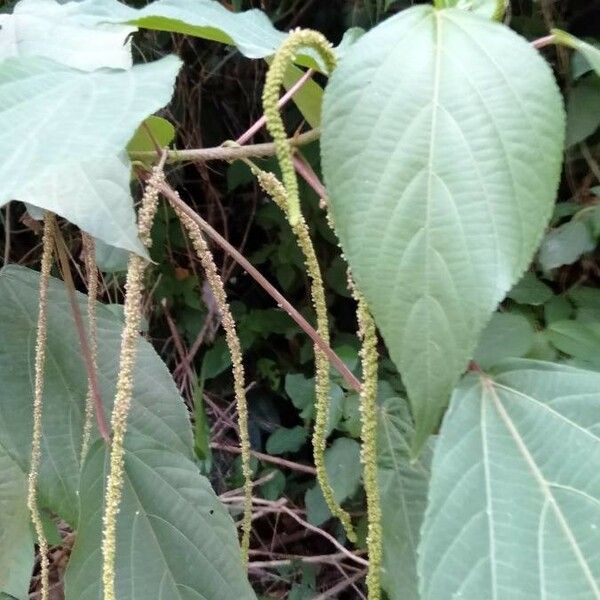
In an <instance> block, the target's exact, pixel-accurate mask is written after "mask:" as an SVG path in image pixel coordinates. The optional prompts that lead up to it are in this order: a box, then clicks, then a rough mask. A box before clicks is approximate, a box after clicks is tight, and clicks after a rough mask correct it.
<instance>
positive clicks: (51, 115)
mask: <svg viewBox="0 0 600 600" xmlns="http://www.w3.org/2000/svg"><path fill="white" fill-rule="evenodd" d="M180 64H181V63H180V61H179V59H178V58H176V57H174V56H168V57H165V58H163V59H161V60H158V61H156V62H154V63H149V64H145V65H138V66H135V67H133V68H132V69H129V70H127V71H118V70H108V69H102V70H98V71H94V72H92V73H86V72H83V71H79V70H75V69H71V68H69V67H67V66H64V65H60V64H58V63H55V62H52V61H50V60H48V59H45V58H39V57H32V56H24V57H20V58H9V59H6V60H5V61H3V62H2V63H0V154H1V155H2V156H3V160H2V163H1V164H0V205H2V204H5V203H6V202H8V201H10V200H21V201H23V202H27V203H28V204H32V205H34V206H36V207H39V208H43V209H47V210H51V211H53V212H55V213H57V214H59V215H61V216H63V217H65V218H67V219H68V220H69V221H71V222H72V223H75V224H76V225H78V226H79V227H81V229H83V230H85V231H87V232H88V233H91V234H92V235H94V236H95V237H97V238H100V239H101V240H102V241H104V242H106V243H107V244H110V245H112V246H117V247H119V248H124V249H126V250H130V251H133V252H137V253H139V254H142V255H145V250H144V248H143V246H142V244H141V242H140V241H139V240H138V237H137V228H136V225H135V213H134V210H133V201H132V198H131V193H130V190H129V174H130V165H129V161H128V159H127V158H126V155H125V146H126V145H127V142H128V141H129V139H130V138H131V137H132V135H133V134H134V132H135V130H136V128H137V126H138V125H139V124H140V123H141V121H143V120H144V118H145V117H146V116H148V115H149V114H151V113H153V112H154V111H156V110H158V109H159V108H161V107H163V106H164V105H165V104H167V103H168V102H169V100H170V98H171V95H172V93H173V83H174V81H175V76H176V75H177V72H178V70H179V67H180Z"/></svg>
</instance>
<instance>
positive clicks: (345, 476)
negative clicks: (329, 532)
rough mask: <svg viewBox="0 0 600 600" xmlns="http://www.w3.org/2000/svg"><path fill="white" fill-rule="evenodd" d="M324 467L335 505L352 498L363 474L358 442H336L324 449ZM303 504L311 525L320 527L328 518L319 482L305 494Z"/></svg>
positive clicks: (344, 439) (329, 515)
mask: <svg viewBox="0 0 600 600" xmlns="http://www.w3.org/2000/svg"><path fill="white" fill-rule="evenodd" d="M325 468H326V469H327V475H328V476H329V482H330V483H331V487H332V488H333V494H334V497H335V500H336V502H343V501H344V500H346V499H347V498H349V497H350V496H352V495H353V494H354V493H355V492H356V490H357V489H358V486H359V484H360V479H361V475H362V465H361V462H360V445H359V443H358V442H357V441H356V440H352V439H350V438H338V439H337V440H335V441H334V442H333V443H332V444H331V446H330V447H329V448H327V450H325ZM305 502H306V511H307V517H308V520H309V522H311V523H313V524H314V525H321V523H324V522H325V521H326V520H327V519H329V518H330V517H331V513H330V512H329V509H328V508H327V504H326V503H325V498H324V497H323V492H322V491H321V488H320V486H319V484H318V483H317V484H316V485H315V486H314V487H313V488H311V489H309V490H308V491H307V492H306V496H305Z"/></svg>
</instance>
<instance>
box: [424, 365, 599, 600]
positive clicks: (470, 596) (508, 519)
mask: <svg viewBox="0 0 600 600" xmlns="http://www.w3.org/2000/svg"><path fill="white" fill-rule="evenodd" d="M599 390H600V374H599V373H594V372H590V371H583V370H579V369H575V368H572V367H567V366H562V365H556V364H551V363H542V362H537V361H527V360H515V361H511V362H509V363H505V365H504V366H503V367H502V369H501V370H500V372H499V374H498V375H496V376H495V377H494V379H493V380H492V379H489V378H487V377H483V378H480V377H478V376H475V375H470V376H468V377H466V378H465V379H464V381H463V382H462V383H461V385H460V386H459V387H458V388H457V390H456V391H455V392H454V394H453V397H452V402H451V404H450V408H449V409H448V412H447V414H446V416H445V418H444V423H443V425H442V430H441V432H440V436H439V439H438V441H437V443H436V447H435V453H434V459H433V464H432V479H431V484H430V489H429V504H428V508H427V513H426V517H425V523H424V526H423V533H422V540H421V545H420V548H419V554H420V560H419V575H420V580H421V597H422V600H454V599H457V598H460V599H462V600H488V599H489V600H539V599H541V598H543V599H548V600H550V599H556V600H558V599H559V598H561V599H562V598H569V600H571V599H573V600H575V599H577V600H597V599H598V598H600V587H599V583H598V582H599V581H600V551H599V546H598V543H597V541H598V531H599V530H600V425H599V423H598V405H599V404H600V392H599Z"/></svg>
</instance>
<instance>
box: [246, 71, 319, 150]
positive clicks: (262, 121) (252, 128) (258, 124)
mask: <svg viewBox="0 0 600 600" xmlns="http://www.w3.org/2000/svg"><path fill="white" fill-rule="evenodd" d="M313 74H314V70H313V69H308V71H306V73H304V75H302V77H300V79H298V81H296V83H295V84H294V85H293V86H292V87H291V88H290V89H289V90H288V91H287V92H286V93H285V94H284V95H283V96H281V98H280V99H279V102H278V103H277V107H278V108H282V107H284V106H285V105H286V104H287V103H288V102H289V101H290V100H291V98H292V97H293V96H294V94H295V93H296V92H297V91H298V90H300V89H301V88H302V87H303V86H304V84H305V83H306V82H307V81H308V80H309V79H310V78H311V77H312V76H313ZM266 122H267V119H266V117H265V116H264V115H263V116H262V117H261V118H260V119H258V121H256V123H254V124H253V125H251V126H250V127H249V128H248V130H247V131H245V132H244V133H242V135H240V137H239V138H238V139H237V140H235V141H236V142H237V143H238V144H239V145H240V146H243V145H244V144H245V143H246V142H247V141H249V140H250V139H251V138H252V136H253V135H254V134H255V133H256V132H257V131H260V130H261V129H262V128H263V127H264V126H265V123H266Z"/></svg>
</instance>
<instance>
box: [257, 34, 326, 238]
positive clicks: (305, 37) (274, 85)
mask: <svg viewBox="0 0 600 600" xmlns="http://www.w3.org/2000/svg"><path fill="white" fill-rule="evenodd" d="M301 48H311V49H312V50H314V51H316V52H317V53H318V54H319V56H320V58H321V59H322V61H323V63H324V64H325V68H326V69H327V72H328V73H331V72H332V71H333V69H334V68H335V65H336V57H335V54H334V52H333V48H332V46H331V43H330V42H329V41H328V40H327V38H326V37H325V36H323V35H322V34H321V33H319V32H317V31H312V30H310V29H296V30H294V31H291V32H290V34H289V36H288V37H287V38H286V40H285V41H284V42H283V44H282V45H281V46H280V48H279V49H278V50H277V52H276V53H275V56H274V58H273V61H272V63H271V66H270V67H269V71H268V72H267V78H266V80H265V87H264V90H263V97H262V99H263V111H264V114H265V119H266V121H267V129H268V131H269V133H270V134H271V136H272V137H273V142H274V144H275V150H276V154H277V160H278V161H279V166H280V168H281V173H282V179H283V185H284V187H285V189H286V192H287V198H288V212H289V216H288V218H289V221H290V224H291V225H292V226H293V225H294V224H296V223H297V222H298V220H299V218H300V199H299V196H298V180H297V179H296V172H295V170H294V163H293V153H292V147H291V145H290V142H289V140H288V139H287V135H286V132H285V126H284V123H283V119H282V118H281V115H280V114H279V108H278V106H277V103H278V101H279V90H280V89H281V86H282V84H283V79H284V76H285V72H286V70H287V68H288V66H289V65H290V64H291V63H292V62H293V61H294V58H295V56H296V53H297V52H298V51H299V50H300V49H301Z"/></svg>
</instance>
